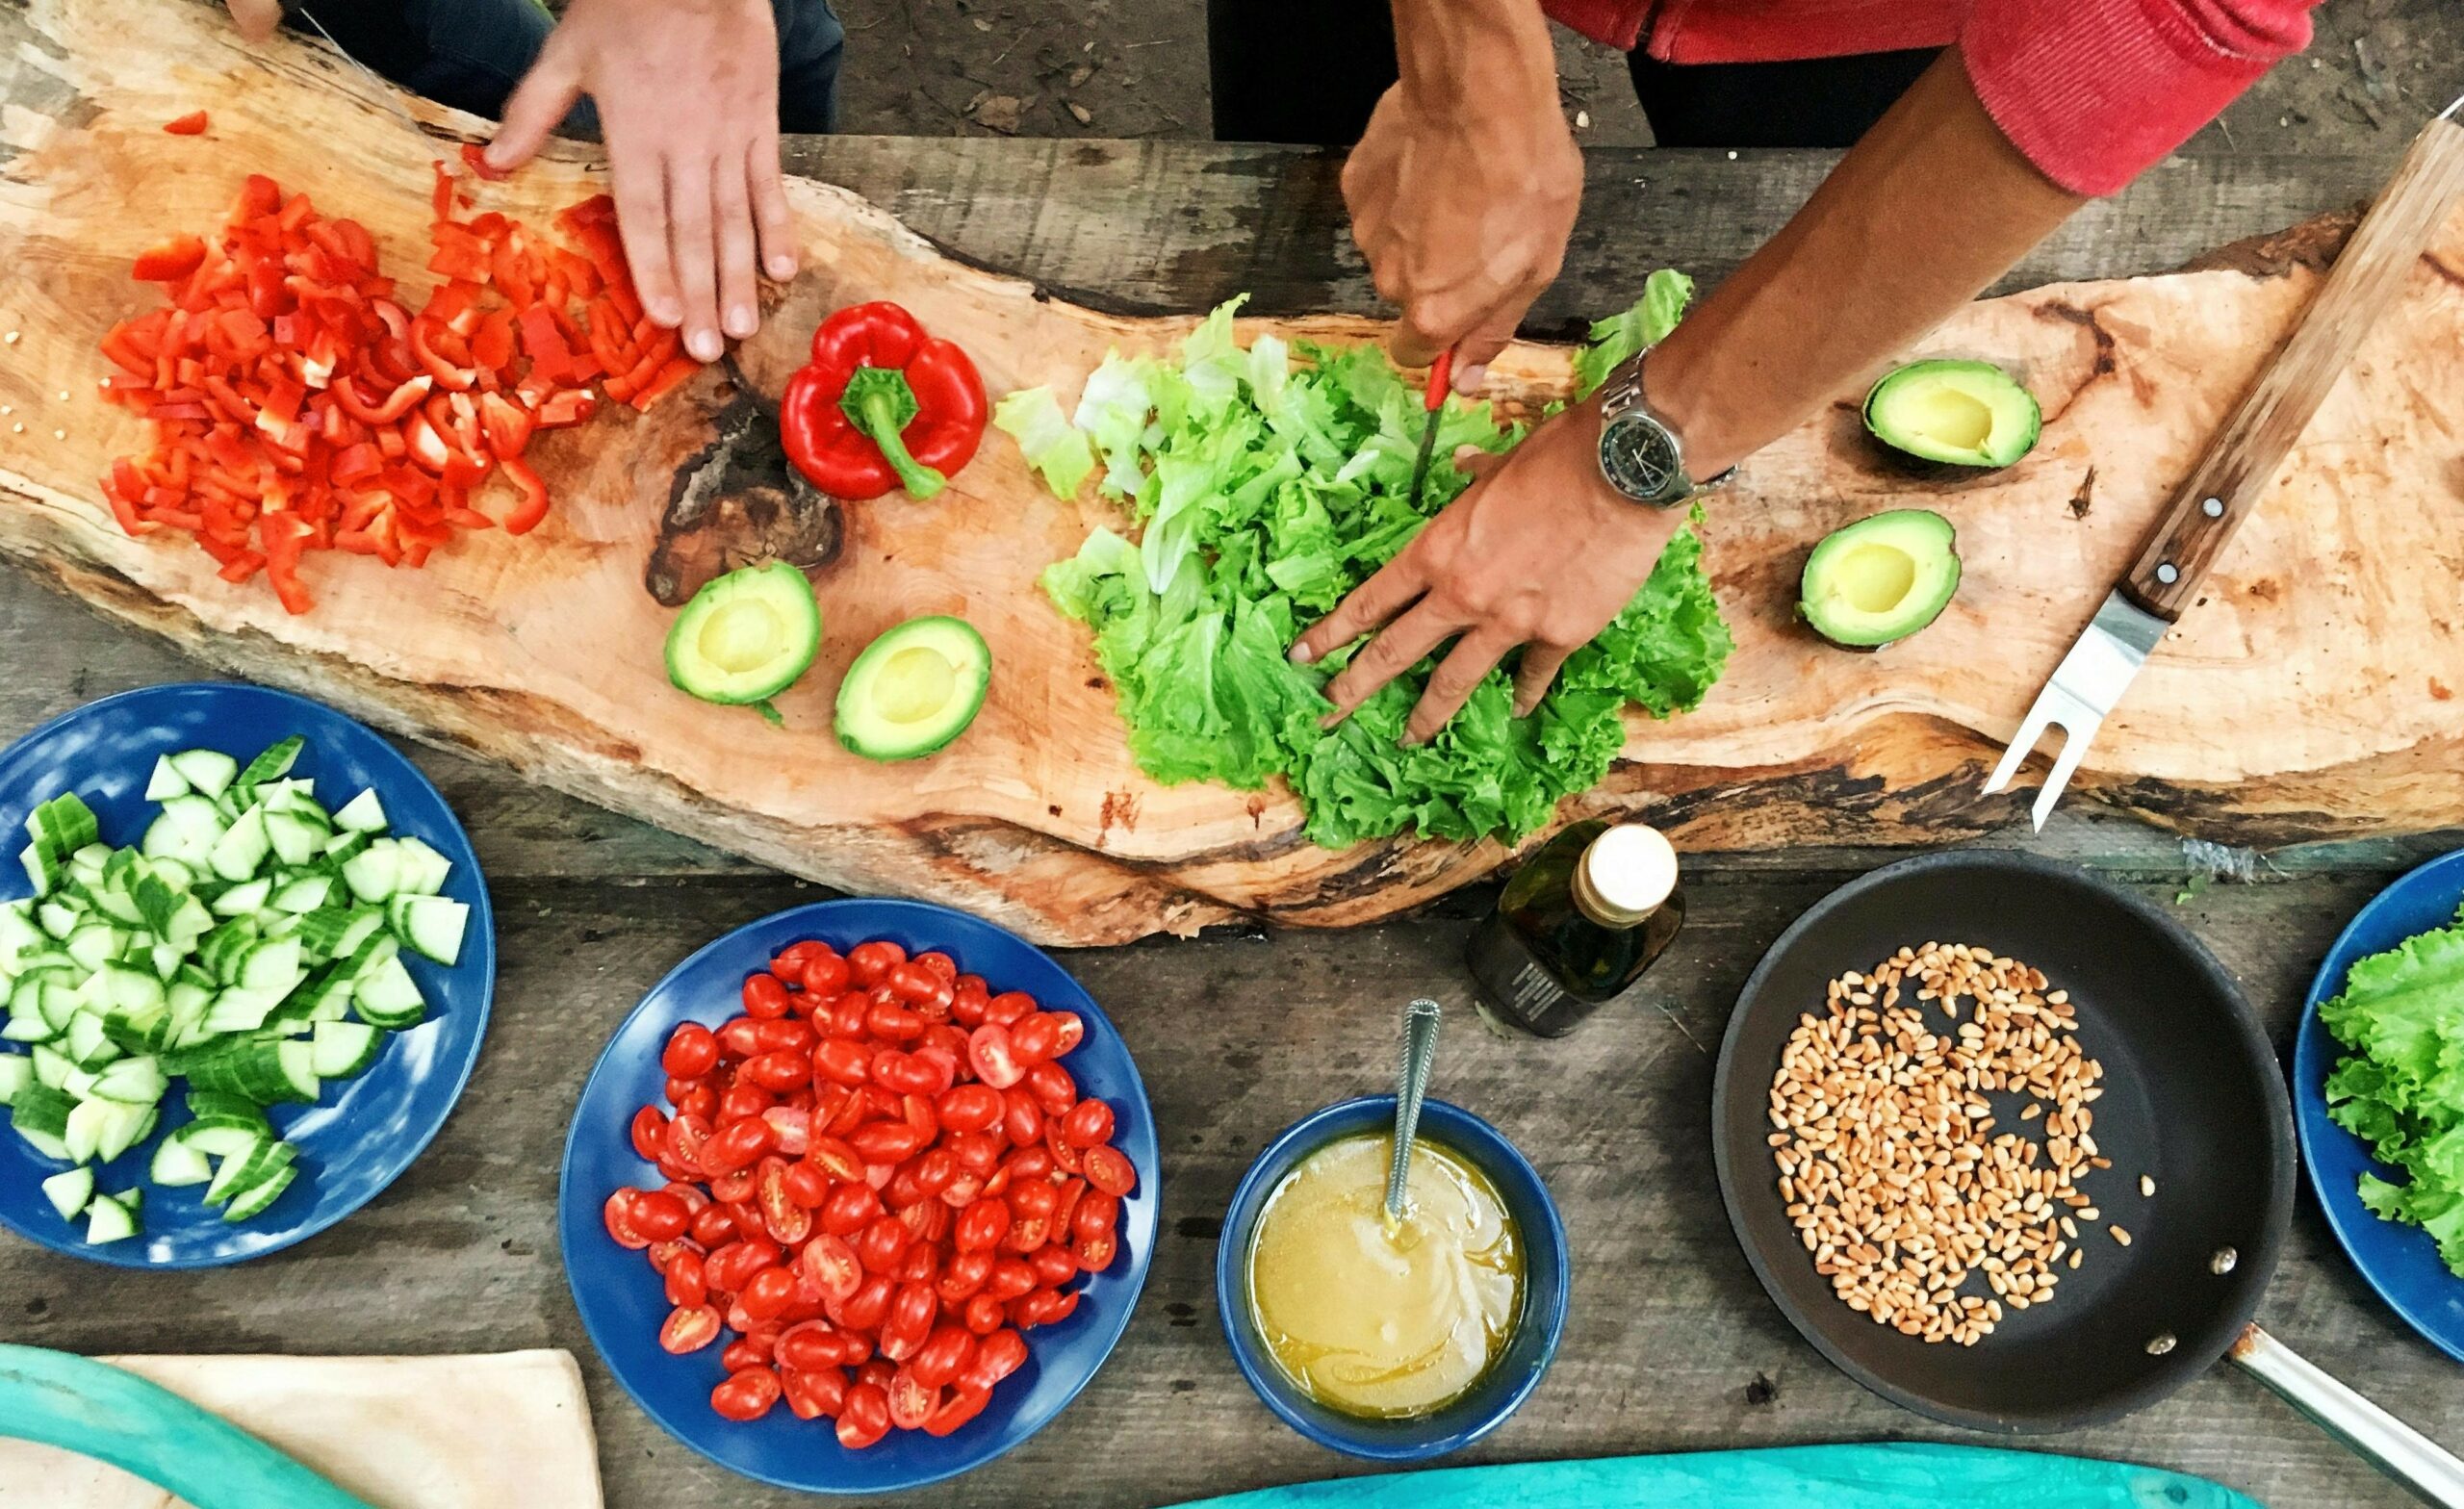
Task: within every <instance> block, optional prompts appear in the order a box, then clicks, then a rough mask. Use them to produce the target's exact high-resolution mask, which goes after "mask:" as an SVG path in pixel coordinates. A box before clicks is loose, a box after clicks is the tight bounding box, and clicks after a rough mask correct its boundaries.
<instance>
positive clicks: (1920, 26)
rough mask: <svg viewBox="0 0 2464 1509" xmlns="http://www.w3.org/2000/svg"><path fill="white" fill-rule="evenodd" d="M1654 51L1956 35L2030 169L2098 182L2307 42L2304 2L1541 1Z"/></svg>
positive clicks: (1778, 49) (1876, 45) (1895, 41)
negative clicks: (2034, 168)
mask: <svg viewBox="0 0 2464 1509" xmlns="http://www.w3.org/2000/svg"><path fill="white" fill-rule="evenodd" d="M1545 3H1546V9H1547V11H1548V13H1549V14H1550V15H1552V16H1553V17H1555V18H1556V19H1557V20H1559V21H1562V22H1564V23H1565V24H1566V25H1568V26H1571V27H1573V28H1575V29H1576V30H1577V31H1579V32H1582V33H1583V34H1585V35H1586V36H1589V37H1591V38H1595V39H1597V40H1600V41H1604V42H1607V43H1609V44H1610V45H1612V46H1617V47H1633V46H1636V45H1648V46H1649V47H1650V49H1651V54H1652V56H1653V57H1655V58H1659V59H1662V60H1664V61H1666V62H1669V63H1775V62H1779V61H1782V60H1784V59H1791V58H1834V57H1839V56H1843V55H1845V54H1850V53H1861V52H1880V51H1887V50H1893V49H1898V48H1908V47H1938V46H1944V45H1947V44H1948V43H1950V42H1953V41H1957V42H1958V43H1959V46H1960V52H1961V55H1962V56H1963V59H1964V60H1965V62H1966V64H1967V71H1968V77H1969V78H1970V79H1971V80H1973V81H1974V82H1975V85H1976V91H1977V94H1978V96H1979V97H1980V98H1981V99H1983V100H1984V102H1985V108H1986V111H1987V112H1988V113H1989V115H1992V117H1993V119H1994V121H1995V123H1996V124H1998V125H1999V126H2000V127H2001V128H2002V130H2003V132H2004V134H2005V135H2007V136H2009V137H2010V139H2011V141H2012V142H2013V144H2014V145H2015V146H2017V147H2018V149H2019V150H2020V151H2021V152H2023V153H2025V154H2026V155H2027V158H2028V161H2030V162H2032V163H2034V164H2036V166H2038V167H2039V168H2040V169H2041V170H2042V171H2043V173H2044V175H2045V176H2046V177H2048V178H2050V179H2052V180H2053V181H2054V182H2056V183H2058V184H2060V185H2062V186H2063V187H2064V188H2066V189H2069V190H2073V191H2075V192H2080V193H2091V194H2102V193H2112V192H2115V191H2116V190H2118V189H2120V188H2121V187H2122V186H2123V185H2124V184H2127V183H2129V182H2130V181H2131V180H2132V179H2133V178H2136V177H2137V176H2139V174H2140V173H2141V172H2143V171H2144V170H2145V169H2146V168H2148V167H2149V166H2153V165H2154V164H2155V163H2157V162H2158V161H2160V160H2161V159H2163V157H2164V156H2165V154H2166V153H2168V152H2170V151H2171V150H2173V148H2175V147H2177V146H2179V145H2181V144H2182V143H2183V142H2184V141H2188V140H2189V139H2190V137H2191V135H2192V133H2194V132H2195V131H2197V130H2198V128H2199V127H2201V126H2203V125H2205V124H2207V123H2208V122H2209V121H2210V120H2212V119H2214V118H2215V117H2216V115H2217V114H2218V113H2219V112H2220V111H2221V110H2223V108H2224V107H2225V106H2226V105H2227V104H2230V103H2231V102H2232V100H2233V98H2234V97H2235V96H2236V95H2238V94H2240V93H2241V92H2242V91H2243V90H2246V89H2247V88H2249V87H2250V85H2251V83H2252V82H2253V81H2255V80H2256V79H2257V78H2258V76H2259V75H2260V74H2262V73H2265V72H2266V71H2267V70H2268V67H2269V66H2270V65H2271V64H2274V63H2275V62H2277V61H2278V60H2279V59H2282V58H2285V57H2288V56H2290V55H2292V54H2294V53H2297V52H2299V51H2300V50H2301V49H2302V48H2303V47H2305V46H2307V45H2309V41H2310V11H2311V8H2312V7H2313V6H2314V5H2315V4H2317V0H1656V3H1655V0H1545Z"/></svg>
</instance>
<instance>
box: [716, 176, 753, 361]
mask: <svg viewBox="0 0 2464 1509" xmlns="http://www.w3.org/2000/svg"><path fill="white" fill-rule="evenodd" d="M710 213H711V214H712V215H714V216H716V217H718V224H717V234H718V249H719V289H718V297H719V328H720V329H721V330H722V331H725V332H726V333H727V336H728V338H729V339H730V340H733V341H743V340H747V339H750V338H751V336H752V335H753V332H755V331H756V330H758V329H760V328H761V294H760V287H759V285H758V283H757V282H756V279H757V276H758V274H757V272H756V270H755V267H754V243H755V232H754V226H753V197H752V188H751V186H750V185H748V184H747V183H746V182H745V181H744V175H743V174H741V173H734V172H730V171H729V170H728V166H727V165H726V164H725V163H724V162H723V163H722V164H721V165H720V166H719V167H718V169H717V170H716V171H715V172H713V173H712V174H711V176H710Z"/></svg>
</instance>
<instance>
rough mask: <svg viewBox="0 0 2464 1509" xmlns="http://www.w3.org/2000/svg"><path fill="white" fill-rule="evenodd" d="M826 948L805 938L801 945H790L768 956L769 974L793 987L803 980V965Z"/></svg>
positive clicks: (824, 945)
mask: <svg viewBox="0 0 2464 1509" xmlns="http://www.w3.org/2000/svg"><path fill="white" fill-rule="evenodd" d="M827 946H828V945H826V944H822V943H817V942H815V941H813V940H812V939H811V938H807V939H805V940H804V941H803V942H801V943H790V944H788V945H787V946H786V947H785V948H783V949H781V950H780V951H779V952H777V953H776V954H773V955H771V956H770V972H771V973H772V974H774V975H776V976H778V977H779V979H780V981H781V982H782V983H783V984H786V985H795V984H797V983H798V982H800V981H802V980H803V979H804V974H805V964H806V963H807V962H808V961H809V960H810V959H811V958H812V957H813V955H814V954H815V953H816V952H818V951H820V950H821V949H823V948H825V947H827Z"/></svg>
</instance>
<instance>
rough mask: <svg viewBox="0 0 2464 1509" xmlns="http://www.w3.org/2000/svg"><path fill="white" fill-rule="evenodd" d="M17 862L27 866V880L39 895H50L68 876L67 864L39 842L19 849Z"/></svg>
mask: <svg viewBox="0 0 2464 1509" xmlns="http://www.w3.org/2000/svg"><path fill="white" fill-rule="evenodd" d="M17 862H18V863H19V864H22V865H24V866H25V867H26V881H27V882H28V883H29V884H31V885H33V886H34V888H35V894H36V895H38V896H48V895H50V894H51V893H52V889H53V887H55V886H57V885H59V884H60V882H63V881H64V880H66V879H67V878H68V866H67V864H66V863H65V862H64V861H63V860H62V859H61V858H60V857H59V856H57V855H54V854H52V853H51V852H50V851H49V850H47V849H45V848H43V846H42V845H40V844H38V843H30V844H28V845H26V846H25V847H24V848H23V849H20V850H18V851H17Z"/></svg>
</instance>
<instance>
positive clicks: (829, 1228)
mask: <svg viewBox="0 0 2464 1509" xmlns="http://www.w3.org/2000/svg"><path fill="white" fill-rule="evenodd" d="M818 1214H819V1215H820V1217H821V1229H822V1230H823V1231H826V1232H828V1233H830V1234H831V1235H832V1236H834V1237H852V1236H854V1235H855V1234H856V1233H857V1232H859V1231H861V1230H863V1229H864V1227H866V1226H868V1225H870V1224H871V1223H872V1222H873V1221H874V1220H875V1219H876V1218H877V1217H879V1216H880V1215H882V1197H881V1196H880V1195H878V1194H875V1193H874V1192H873V1189H872V1187H871V1186H870V1185H865V1184H842V1185H838V1186H835V1187H834V1188H833V1189H831V1191H830V1198H829V1199H827V1200H824V1201H822V1202H821V1210H820V1212H819V1213H818Z"/></svg>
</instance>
